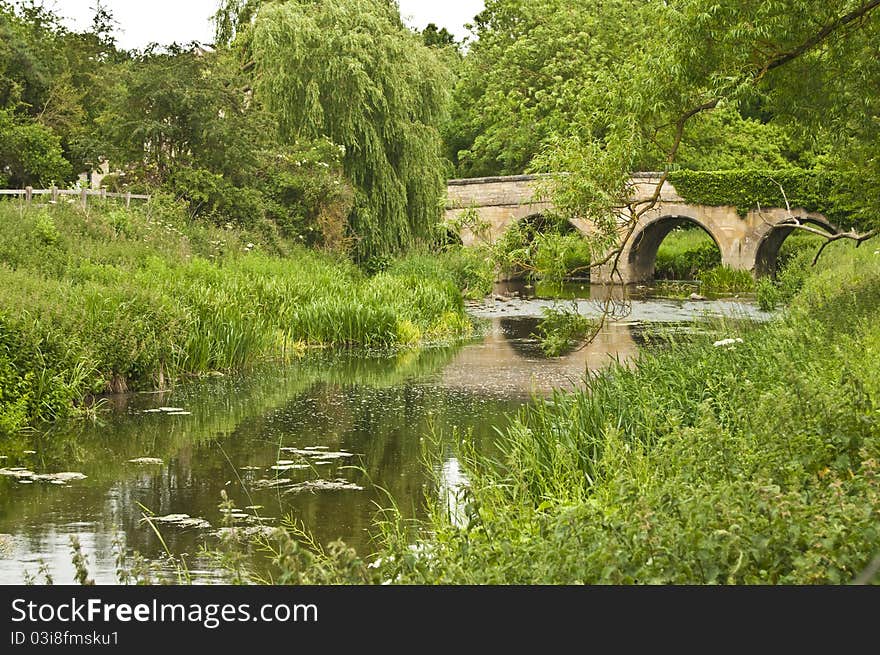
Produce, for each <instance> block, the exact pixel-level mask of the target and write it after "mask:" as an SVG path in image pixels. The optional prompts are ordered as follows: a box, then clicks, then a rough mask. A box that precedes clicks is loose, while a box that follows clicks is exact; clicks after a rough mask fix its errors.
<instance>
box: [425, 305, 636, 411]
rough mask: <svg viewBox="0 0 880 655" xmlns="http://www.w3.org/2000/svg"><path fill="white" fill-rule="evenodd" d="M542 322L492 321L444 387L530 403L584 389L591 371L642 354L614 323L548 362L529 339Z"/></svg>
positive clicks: (626, 328)
mask: <svg viewBox="0 0 880 655" xmlns="http://www.w3.org/2000/svg"><path fill="white" fill-rule="evenodd" d="M538 321H539V319H538V318H534V319H524V318H515V319H505V318H493V319H492V329H491V330H490V331H489V333H488V334H487V335H486V338H485V339H484V340H483V341H482V342H481V343H479V344H473V345H469V346H467V347H465V348H462V349H461V351H459V353H458V354H457V355H456V356H455V358H454V359H453V360H452V361H451V362H450V363H449V364H447V365H446V366H445V367H444V368H443V373H442V375H441V384H442V385H443V386H445V387H449V388H457V389H467V390H480V389H482V390H485V391H486V392H488V393H489V394H503V395H505V396H508V397H509V396H521V397H522V398H527V397H528V396H529V394H532V393H534V394H539V395H543V394H547V393H549V392H551V391H552V390H553V389H557V388H572V387H574V386H575V385H578V384H581V382H582V380H583V376H584V374H585V373H586V372H587V371H595V370H598V369H600V368H603V367H605V366H607V365H608V364H609V363H610V362H611V361H612V358H614V357H619V358H620V360H621V361H626V360H629V359H630V358H632V357H633V356H634V355H635V354H636V351H637V349H638V345H637V343H636V340H635V339H634V337H633V332H632V327H631V326H630V325H625V324H623V323H610V324H608V325H607V326H606V327H605V328H604V329H603V330H602V331H601V332H600V333H599V334H598V336H597V337H596V338H595V339H594V340H593V341H592V342H590V343H589V344H587V345H586V346H584V347H583V348H581V349H580V350H575V351H573V352H570V353H568V354H566V355H563V356H562V357H552V358H547V357H545V356H544V355H543V354H542V353H541V350H540V347H539V346H538V344H537V343H535V341H534V340H530V339H529V335H530V333H531V332H534V331H535V330H536V329H537V323H538ZM536 363H539V365H536Z"/></svg>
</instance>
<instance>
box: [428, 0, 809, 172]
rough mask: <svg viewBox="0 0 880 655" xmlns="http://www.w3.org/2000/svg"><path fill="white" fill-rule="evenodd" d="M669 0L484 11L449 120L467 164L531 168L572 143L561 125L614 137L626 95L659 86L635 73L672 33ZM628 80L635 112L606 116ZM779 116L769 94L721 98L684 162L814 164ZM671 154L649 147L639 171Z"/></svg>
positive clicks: (692, 138) (522, 4) (507, 1)
mask: <svg viewBox="0 0 880 655" xmlns="http://www.w3.org/2000/svg"><path fill="white" fill-rule="evenodd" d="M659 5H660V3H656V2H648V3H646V2H636V1H633V0H602V1H601V2H590V3H571V2H563V1H561V0H542V1H540V2H535V1H534V0H529V1H526V0H488V2H486V6H485V10H484V11H483V12H481V13H480V14H479V15H478V16H477V17H476V19H475V21H474V30H475V34H476V41H475V42H474V43H472V44H471V46H470V48H469V50H468V53H467V55H466V57H465V59H464V62H463V64H462V66H461V68H460V72H459V79H458V81H457V84H456V87H455V91H454V103H453V109H452V119H451V121H450V123H449V125H448V127H447V128H446V130H445V132H446V141H447V156H448V157H449V158H450V159H451V160H452V161H453V162H454V163H455V165H456V169H457V175H459V176H461V177H469V176H480V175H493V174H519V173H523V172H525V171H526V170H528V169H529V168H531V167H533V165H534V164H533V160H534V159H535V157H536V155H538V154H539V153H540V152H541V150H542V149H543V148H545V147H550V148H556V147H557V146H558V145H560V144H559V143H558V142H557V137H558V136H559V135H562V137H563V138H566V139H567V138H571V137H574V138H576V139H580V140H584V141H588V140H590V139H594V138H596V139H603V138H604V136H605V135H606V134H607V133H608V132H609V128H611V127H619V128H621V129H629V125H628V123H626V120H627V119H626V112H627V111H629V110H630V107H629V106H628V105H627V104H626V103H629V105H634V104H636V103H639V102H643V101H646V100H647V98H645V95H646V93H649V92H651V91H652V90H653V89H651V88H644V87H643V86H641V85H640V84H641V82H642V80H641V79H639V80H638V81H636V82H635V83H633V84H629V83H630V81H631V78H630V77H629V76H630V75H631V72H632V71H631V68H632V67H634V66H636V65H638V64H639V63H642V64H643V65H647V66H650V65H651V59H650V57H651V54H650V53H649V50H648V48H649V47H654V46H656V45H657V44H655V43H654V41H655V40H656V41H662V40H663V39H664V38H665V31H664V30H665V25H664V22H663V21H664V15H663V14H664V12H665V11H667V10H668V8H666V7H663V6H659ZM657 25H664V29H657V27H656V26H657ZM642 57H644V58H645V61H643V62H640V61H639V59H640V58H642ZM621 85H629V86H628V88H627V92H628V94H629V97H628V98H622V99H621V106H619V107H617V108H615V109H616V110H617V111H618V114H617V115H618V117H620V118H624V119H625V120H624V121H617V123H618V124H617V125H611V124H604V123H602V122H598V121H597V118H600V114H601V113H602V112H604V111H605V110H606V108H608V103H609V99H610V97H611V94H613V93H614V92H615V91H616V89H617V88H618V87H620V86H621ZM609 89H612V91H611V93H609ZM771 119H772V114H768V112H766V111H763V110H762V107H761V103H757V102H756V103H752V104H751V105H744V106H742V107H739V108H737V107H733V106H728V107H725V108H721V109H719V111H718V112H716V113H714V114H712V115H709V116H706V117H703V118H701V119H700V120H699V121H698V122H697V123H695V124H694V125H693V126H692V127H691V128H690V129H689V130H688V140H687V144H686V146H685V147H684V148H683V149H682V152H681V156H680V158H679V163H680V164H681V165H683V166H686V167H688V168H701V169H709V170H717V169H727V168H741V167H766V168H780V167H785V166H787V165H791V164H797V163H800V164H801V165H803V164H804V163H808V162H809V160H810V159H811V157H810V155H809V152H808V151H809V144H805V143H802V141H803V139H799V138H798V137H797V136H796V135H793V134H791V133H789V132H788V131H786V130H784V129H783V128H782V127H780V126H779V125H778V124H774V123H772V122H771ZM662 164H663V157H658V156H657V154H656V153H651V152H646V153H644V154H643V155H640V156H638V157H637V158H635V159H634V160H633V161H632V162H631V168H630V169H629V170H656V168H657V167H659V166H662ZM538 165H539V166H540V168H541V169H542V170H549V171H551V172H558V171H560V170H573V169H570V168H567V167H563V168H558V167H554V166H552V165H546V166H545V165H543V164H538Z"/></svg>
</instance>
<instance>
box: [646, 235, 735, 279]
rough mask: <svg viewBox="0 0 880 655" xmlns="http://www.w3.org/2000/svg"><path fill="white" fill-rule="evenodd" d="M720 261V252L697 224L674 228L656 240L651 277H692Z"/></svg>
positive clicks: (719, 263) (718, 264) (694, 277)
mask: <svg viewBox="0 0 880 655" xmlns="http://www.w3.org/2000/svg"><path fill="white" fill-rule="evenodd" d="M720 265H721V252H719V250H718V246H717V245H715V242H714V241H713V240H712V237H710V236H709V235H708V234H706V232H704V231H703V230H702V229H700V228H687V229H685V228H678V229H676V230H673V231H672V232H670V233H669V235H668V236H667V237H666V238H665V239H664V240H663V243H661V244H660V248H658V250H657V260H656V263H655V264H654V278H655V279H664V280H694V279H696V278H697V277H698V276H699V273H700V271H706V270H709V269H711V268H714V267H716V266H720Z"/></svg>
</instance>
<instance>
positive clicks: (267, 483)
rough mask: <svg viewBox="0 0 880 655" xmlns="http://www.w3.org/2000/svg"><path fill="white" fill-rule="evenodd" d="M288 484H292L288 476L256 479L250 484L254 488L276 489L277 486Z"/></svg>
mask: <svg viewBox="0 0 880 655" xmlns="http://www.w3.org/2000/svg"><path fill="white" fill-rule="evenodd" d="M288 484H293V480H291V479H290V478H271V479H264V480H256V481H255V482H254V483H253V485H251V486H252V487H253V488H254V489H276V488H278V487H284V486H286V485H288Z"/></svg>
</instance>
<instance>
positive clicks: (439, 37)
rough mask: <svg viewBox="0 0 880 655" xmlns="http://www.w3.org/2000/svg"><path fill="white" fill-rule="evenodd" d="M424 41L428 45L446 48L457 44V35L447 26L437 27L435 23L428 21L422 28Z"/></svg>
mask: <svg viewBox="0 0 880 655" xmlns="http://www.w3.org/2000/svg"><path fill="white" fill-rule="evenodd" d="M422 41H424V43H425V45H426V46H428V47H432V46H436V47H440V48H445V47H447V46H455V45H456V41H455V35H454V34H453V33H452V32H450V31H449V30H447V29H446V28H445V27H442V28H439V27H437V25H436V24H435V23H428V24H427V25H426V26H425V29H423V30H422Z"/></svg>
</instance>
